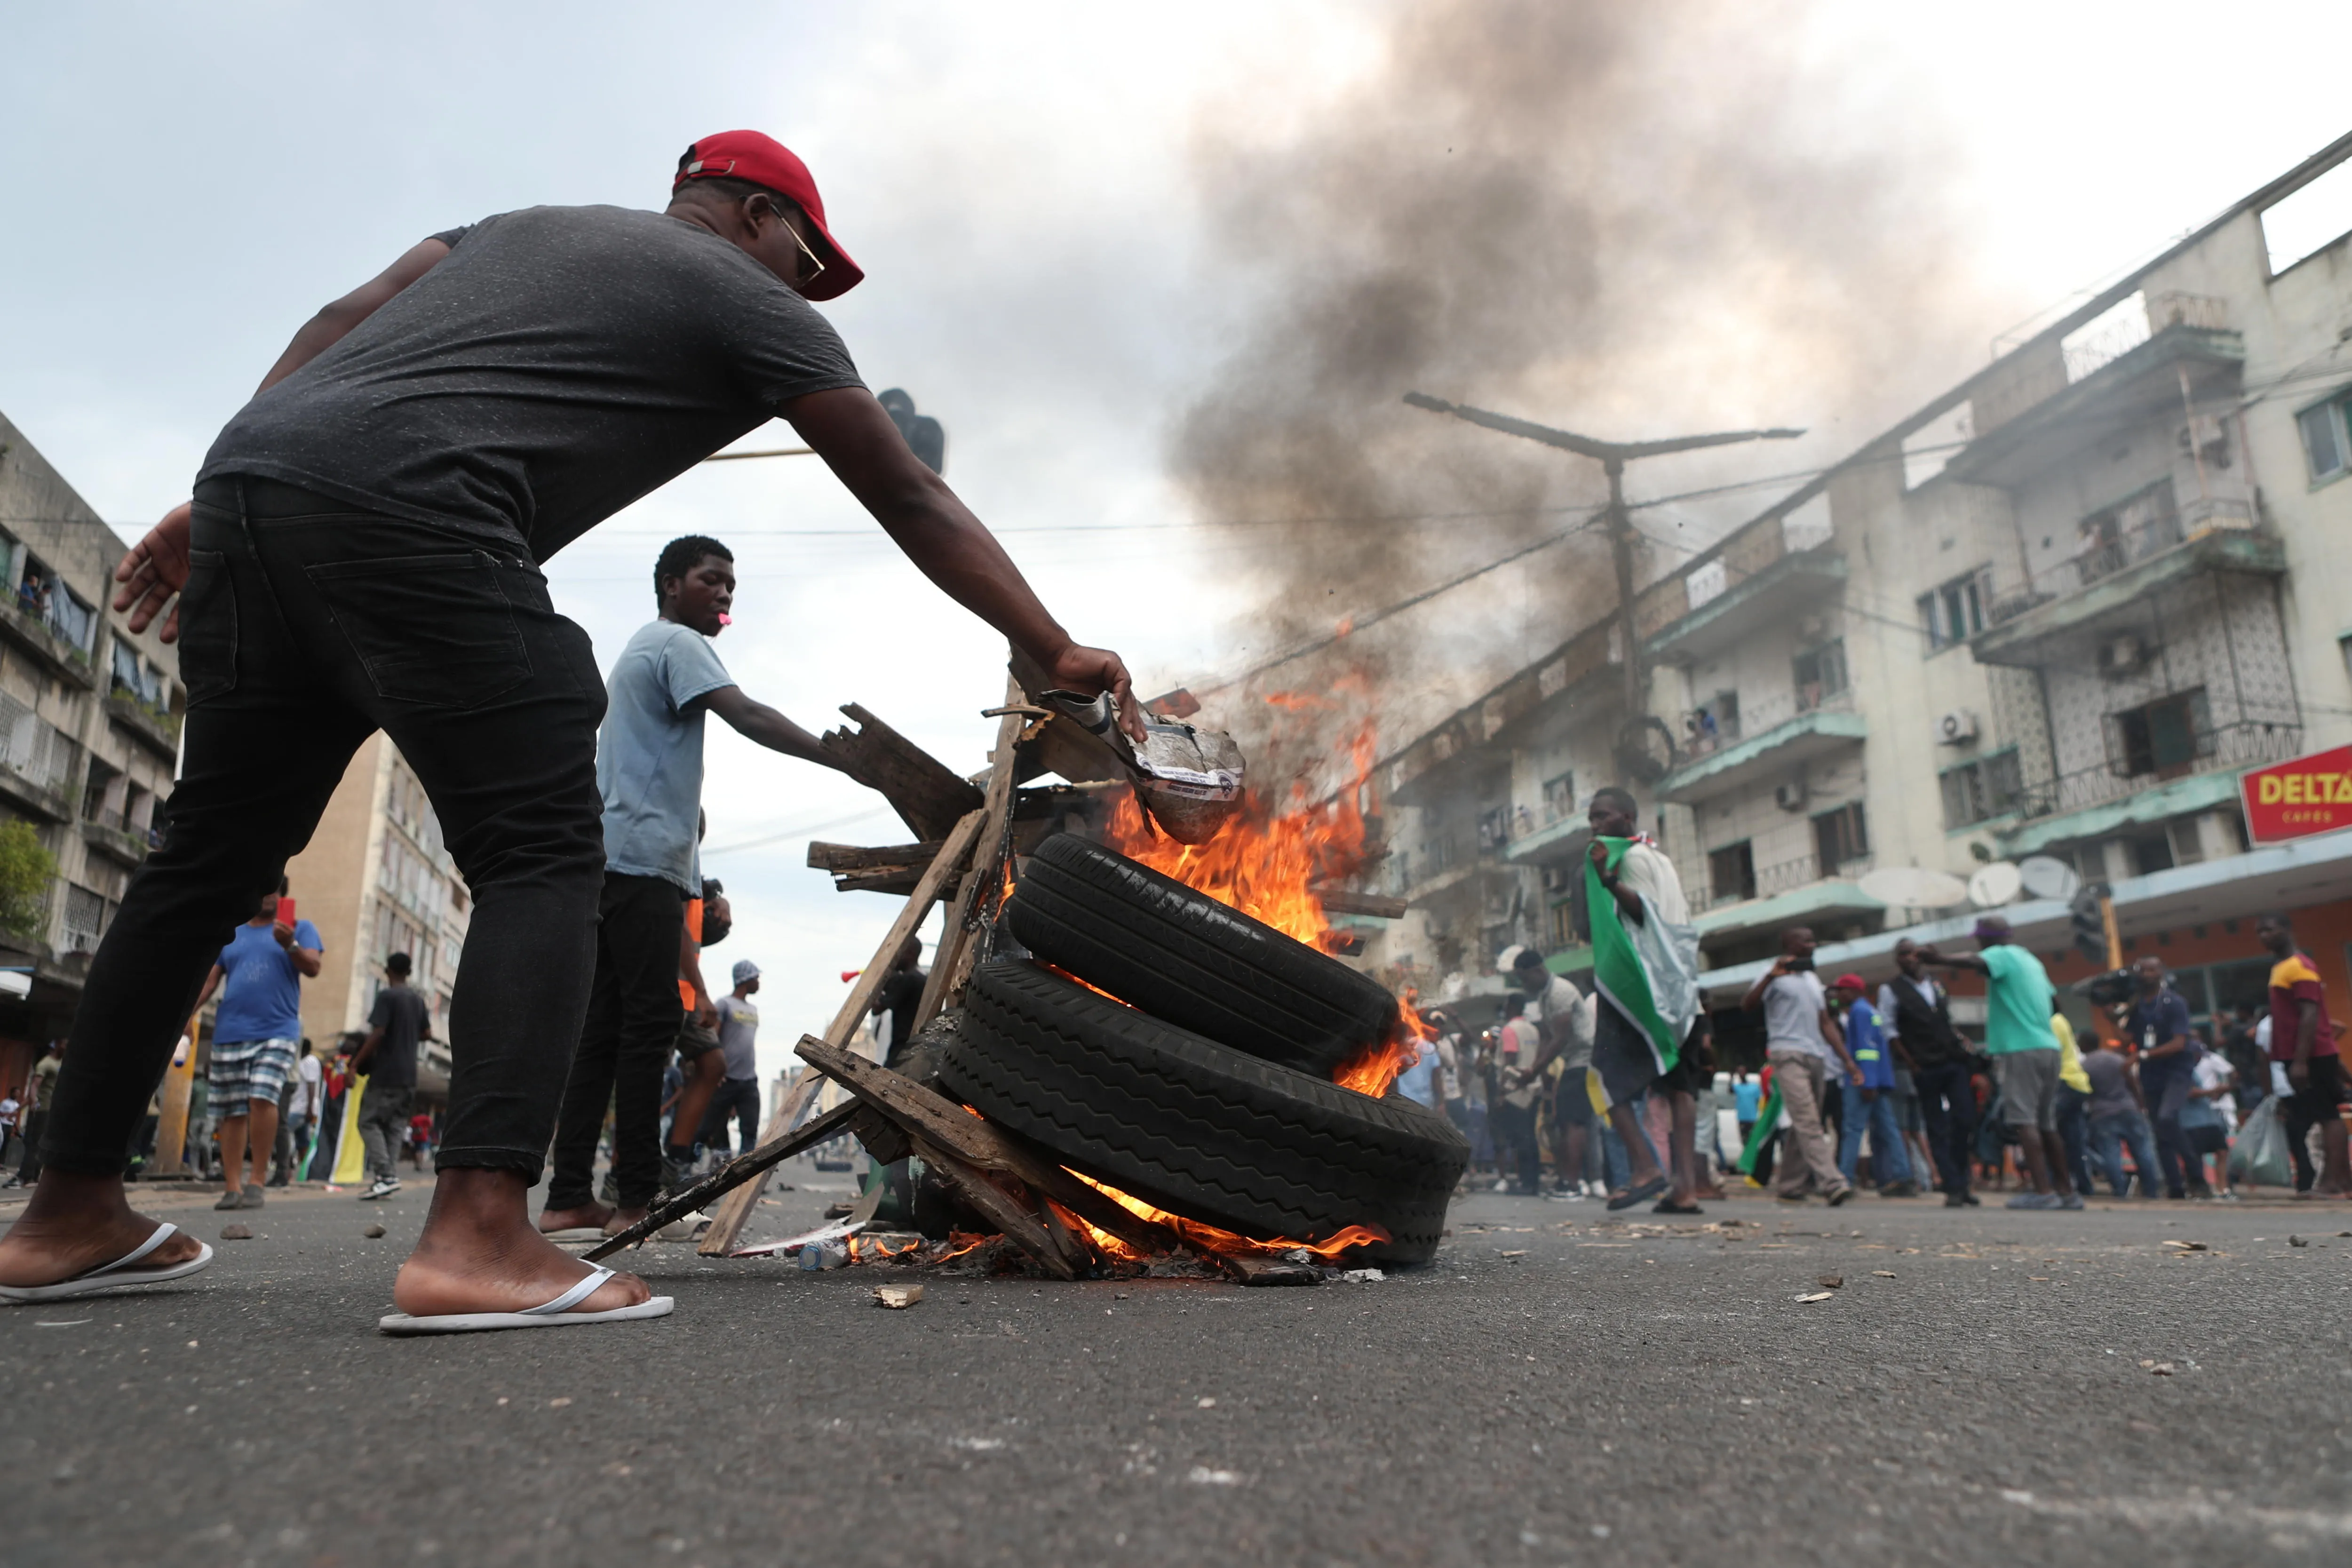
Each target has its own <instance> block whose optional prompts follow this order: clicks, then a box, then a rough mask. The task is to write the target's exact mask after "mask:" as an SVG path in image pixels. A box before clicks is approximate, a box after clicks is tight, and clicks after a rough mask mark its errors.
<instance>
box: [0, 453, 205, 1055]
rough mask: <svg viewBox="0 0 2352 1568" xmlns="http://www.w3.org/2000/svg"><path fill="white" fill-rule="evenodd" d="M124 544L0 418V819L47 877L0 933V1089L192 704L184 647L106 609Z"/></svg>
mask: <svg viewBox="0 0 2352 1568" xmlns="http://www.w3.org/2000/svg"><path fill="white" fill-rule="evenodd" d="M122 550H123V542H122V541H121V539H120V538H118V537H117V536H116V534H115V532H114V531H113V530H112V529H110V528H109V527H108V526H107V525H106V523H105V522H104V521H102V520H101V519H100V517H99V515H98V513H97V512H95V511H93V510H90V508H89V504H88V503H86V502H85V501H84V500H82V499H81V497H79V495H77V494H75V493H74V490H73V487H72V486H70V485H68V484H67V483H66V481H65V479H63V478H62V477H60V476H59V475H58V471H57V470H56V469H55V468H51V467H50V466H49V464H48V462H47V460H46V459H45V458H42V456H41V454H40V453H39V452H38V451H37V450H36V449H35V448H34V446H33V444H32V442H30V441H29V440H27V439H26V437H25V434H24V432H23V431H21V430H19V429H17V428H16V426H14V425H13V424H11V423H9V422H8V420H7V419H6V418H5V416H0V576H5V581H0V746H4V747H5V750H0V820H15V821H23V822H26V823H29V824H31V825H32V827H33V829H34V831H35V833H36V834H37V836H38V837H39V838H40V841H41V843H42V845H43V847H46V848H47V850H48V852H49V854H50V855H51V856H52V857H54V858H55V859H56V861H57V868H58V872H57V877H56V879H55V880H54V881H52V882H51V884H50V886H49V888H48V890H47V895H46V898H45V900H44V901H43V903H42V905H41V907H40V909H39V910H38V911H37V914H36V917H35V919H34V921H32V923H31V925H30V926H29V927H28V928H27V929H25V930H20V931H0V966H5V967H7V968H10V969H14V970H16V971H18V972H20V973H22V972H26V971H29V973H30V979H31V991H30V994H27V995H25V996H21V997H19V996H15V995H9V994H0V1089H5V1088H7V1087H9V1086H11V1085H14V1084H17V1083H21V1082H23V1081H24V1075H25V1071H26V1068H29V1067H30V1065H31V1063H32V1060H33V1058H34V1057H35V1055H36V1054H37V1052H39V1051H40V1050H42V1049H45V1048H46V1047H47V1042H48V1041H50V1040H52V1039H56V1038H59V1037H63V1036H64V1035H65V1034H66V1032H67V1030H68V1027H69V1026H71V1024H72V1021H73V1015H74V1009H75V1007H76V1006H77V1005H79V1002H80V999H81V990H82V980H83V977H84V975H85V974H87V973H88V972H89V955H90V954H91V953H92V952H95V951H96V949H97V947H98V939H99V937H100V934H101V933H103V932H104V931H105V930H106V928H107V926H108V925H109V924H110V923H111V921H113V918H114V910H115V909H116V907H117V906H118V905H119V904H120V903H121V899H122V892H123V889H124V887H125V886H126V885H127V884H128V883H129V881H130V879H131V872H132V871H133V870H135V869H136V868H138V866H139V863H140V862H141V861H142V860H143V859H145V858H147V852H148V850H149V849H150V848H151V847H152V846H153V843H154V838H155V832H154V829H155V808H156V806H157V805H158V804H159V803H160V802H162V801H163V800H164V799H166V798H167V797H169V796H170V795H171V793H172V779H173V775H174V773H175V772H176V771H177V769H176V763H177V760H178V756H179V746H180V716H181V713H182V711H183V710H184V707H185V706H186V703H185V693H184V691H183V689H182V688H181V686H180V679H179V670H180V663H179V655H178V652H177V650H176V649H174V648H173V647H172V646H171V645H170V644H167V643H164V642H163V641H161V640H159V639H158V638H157V637H156V635H155V631H156V628H154V627H150V628H149V629H148V630H147V631H146V632H145V633H143V634H142V635H139V636H133V635H132V634H131V631H130V630H129V628H128V627H127V626H125V625H124V624H123V621H122V618H121V616H117V615H115V614H114V613H113V612H112V611H111V610H110V609H108V608H107V607H106V603H107V599H108V598H109V596H110V594H111V592H112V578H113V573H114V563H116V562H117V561H119V560H120V559H121V555H122Z"/></svg>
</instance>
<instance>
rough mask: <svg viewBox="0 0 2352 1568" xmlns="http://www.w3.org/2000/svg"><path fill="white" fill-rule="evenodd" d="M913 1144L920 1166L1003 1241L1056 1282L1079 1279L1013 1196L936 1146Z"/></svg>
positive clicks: (1059, 1248)
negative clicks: (926, 1167)
mask: <svg viewBox="0 0 2352 1568" xmlns="http://www.w3.org/2000/svg"><path fill="white" fill-rule="evenodd" d="M914 1143H915V1152H916V1153H918V1154H920V1155H921V1156H922V1157H923V1163H925V1164H926V1165H929V1167H930V1168H931V1169H933V1170H934V1171H937V1172H938V1173H940V1175H941V1176H942V1177H944V1178H945V1179H946V1180H947V1182H948V1183H949V1184H950V1185H951V1186H953V1187H954V1188H955V1189H956V1191H957V1192H958V1193H959V1194H961V1195H962V1197H963V1201H964V1202H966V1203H968V1204H970V1205H971V1206H972V1207H973V1208H975V1209H977V1210H979V1211H980V1213H981V1215H982V1217H984V1218H985V1219H986V1220H987V1221H988V1223H989V1224H991V1225H992V1226H995V1227H996V1229H997V1233H998V1234H999V1235H1001V1236H1003V1237H1004V1239H1005V1240H1007V1241H1009V1242H1011V1243H1013V1246H1015V1247H1019V1248H1020V1249H1021V1250H1022V1251H1024V1252H1025V1253H1027V1254H1028V1255H1029V1256H1030V1257H1032V1258H1035V1259H1036V1260H1037V1262H1038V1265H1039V1266H1040V1267H1041V1268H1044V1269H1045V1272H1047V1273H1048V1274H1051V1275H1053V1276H1054V1277H1055V1279H1076V1278H1077V1277H1078V1269H1077V1265H1076V1262H1075V1261H1073V1260H1072V1259H1071V1258H1069V1257H1068V1256H1067V1255H1066V1254H1065V1252H1064V1251H1063V1249H1062V1245H1061V1243H1060V1241H1059V1240H1058V1239H1057V1238H1056V1237H1053V1236H1051V1235H1049V1234H1048V1233H1047V1232H1046V1230H1045V1226H1042V1225H1040V1224H1038V1223H1037V1218H1036V1216H1035V1215H1033V1214H1031V1213H1030V1212H1029V1211H1028V1210H1027V1209H1026V1208H1025V1207H1024V1206H1023V1205H1022V1204H1021V1203H1020V1202H1018V1201H1017V1200H1015V1199H1014V1198H1013V1196H1012V1194H1009V1193H1007V1192H1006V1191H1005V1190H1004V1189H1003V1187H1000V1186H998V1185H997V1184H995V1183H994V1182H992V1181H990V1180H989V1179H988V1177H987V1176H985V1175H983V1174H982V1173H981V1172H979V1171H977V1170H975V1169H974V1168H972V1167H971V1165H968V1164H966V1163H964V1162H963V1161H961V1160H959V1159H957V1158H956V1157H955V1156H954V1155H953V1154H950V1153H949V1152H947V1151H946V1150H944V1149H942V1148H940V1146H939V1145H938V1144H936V1143H933V1142H929V1140H927V1139H923V1138H917V1139H916V1140H915V1141H914Z"/></svg>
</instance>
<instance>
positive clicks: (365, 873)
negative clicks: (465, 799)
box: [286, 731, 473, 1093]
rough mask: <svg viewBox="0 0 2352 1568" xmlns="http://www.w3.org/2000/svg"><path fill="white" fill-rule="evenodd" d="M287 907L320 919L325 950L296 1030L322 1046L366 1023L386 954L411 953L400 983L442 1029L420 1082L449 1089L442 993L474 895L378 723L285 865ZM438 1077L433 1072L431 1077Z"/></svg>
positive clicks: (453, 980)
mask: <svg viewBox="0 0 2352 1568" xmlns="http://www.w3.org/2000/svg"><path fill="white" fill-rule="evenodd" d="M286 879H287V882H288V884H289V888H290V889H291V891H292V893H293V897H294V900H295V908H296V910H297V911H298V912H299V914H300V915H301V917H302V918H303V919H304V920H307V921H311V922H312V923H313V924H315V925H317V926H318V928H319V937H320V941H321V942H325V943H326V954H325V957H324V958H323V960H322V961H321V962H320V967H319V975H318V978H317V979H315V980H309V981H305V982H304V983H303V985H302V1029H303V1032H304V1033H305V1034H307V1035H308V1036H310V1038H311V1040H312V1041H313V1042H315V1043H316V1044H317V1046H318V1047H319V1048H320V1050H322V1051H323V1050H331V1049H333V1046H334V1042H335V1040H336V1039H337V1038H338V1037H341V1036H342V1035H345V1034H348V1033H350V1032H352V1031H353V1030H364V1029H365V1028H366V1027H367V1018H368V1012H369V1009H370V1008H372V1007H373V1006H374V1005H375V997H376V993H377V991H379V990H380V989H382V987H383V961H384V960H385V959H386V958H388V957H390V956H391V955H392V954H394V953H395V952H405V953H407V954H408V955H409V957H410V959H411V961H412V962H413V963H415V970H414V971H413V972H412V973H411V974H410V976H409V984H411V985H412V986H414V987H415V989H416V990H417V991H418V992H419V993H420V994H423V996H424V997H425V1003H426V1005H427V1006H429V1007H430V1008H431V1010H432V1014H433V1025H434V1033H435V1034H436V1036H438V1037H439V1038H438V1039H436V1040H435V1041H434V1042H432V1043H431V1044H429V1045H427V1046H426V1047H425V1051H424V1058H423V1059H422V1060H421V1061H420V1062H419V1063H418V1084H419V1087H420V1088H422V1089H425V1090H426V1091H427V1092H428V1093H431V1092H435V1091H437V1090H440V1089H446V1084H447V1081H448V1071H449V1047H448V1043H447V1037H448V1022H449V997H450V994H451V992H452V991H453V989H454V988H455V986H456V984H457V959H458V955H459V953H460V952H462V951H463V950H464V948H465V945H466V928H467V921H469V920H470V918H471V916H472V911H473V900H472V899H471V897H470V896H469V895H468V894H467V890H466V883H465V879H463V878H462V877H460V876H459V875H458V874H457V863H456V862H455V861H454V860H452V859H451V858H450V857H449V851H448V849H447V848H446V847H445V846H444V845H443V844H442V842H441V825H440V823H439V822H438V821H436V819H435V817H434V816H433V807H432V805H430V804H429V803H428V802H427V801H426V800H425V786H424V784H421V783H420V782H419V781H418V779H417V777H416V773H415V770H414V769H412V768H410V767H409V765H408V761H407V759H406V758H404V757H403V756H402V755H401V754H400V749H399V748H398V747H397V746H394V744H393V743H392V742H391V741H390V740H389V739H388V738H386V737H385V736H384V734H383V732H382V731H378V732H377V733H375V734H373V735H371V736H369V737H368V739H367V741H366V742H365V743H364V744H362V746H361V747H360V749H359V751H358V752H357V753H356V754H355V755H354V756H353V757H352V762H351V765H350V766H349V767H348V768H346V769H344V770H343V778H342V782H341V784H337V785H336V786H335V793H334V795H333V796H332V797H331V799H330V800H329V801H328V803H327V810H326V813H325V815H324V816H321V817H320V819H319V827H318V831H317V832H316V833H314V834H312V835H311V837H310V844H309V846H308V847H305V848H304V849H303V851H302V853H300V854H299V855H297V856H296V857H295V858H293V859H292V860H290V861H289V862H288V863H287V867H286ZM436 1080H437V1081H436Z"/></svg>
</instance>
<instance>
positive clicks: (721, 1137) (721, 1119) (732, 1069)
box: [700, 958, 760, 1155]
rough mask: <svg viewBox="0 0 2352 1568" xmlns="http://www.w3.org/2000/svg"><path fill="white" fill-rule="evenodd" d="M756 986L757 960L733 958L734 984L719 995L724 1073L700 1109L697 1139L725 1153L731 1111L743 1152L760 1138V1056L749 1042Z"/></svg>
mask: <svg viewBox="0 0 2352 1568" xmlns="http://www.w3.org/2000/svg"><path fill="white" fill-rule="evenodd" d="M759 989H760V966H759V965H758V964H756V963H752V962H751V960H750V959H748V958H739V959H737V960H736V961H735V989H734V990H733V991H732V992H730V993H729V994H727V995H724V996H721V997H720V998H719V1003H718V1006H719V1054H720V1055H721V1056H722V1057H724V1058H726V1062H727V1076H726V1078H725V1079H722V1080H720V1082H719V1089H718V1091H717V1092H716V1093H714V1094H712V1095H711V1097H710V1109H709V1110H706V1111H704V1112H703V1113H702V1131H701V1134H700V1141H701V1142H703V1143H704V1144H705V1145H707V1146H708V1147H709V1148H710V1149H712V1150H714V1151H716V1152H718V1153H719V1154H721V1155H724V1154H725V1153H726V1152H727V1118H728V1117H729V1116H730V1114H731V1115H732V1116H733V1117H734V1118H735V1124H736V1127H737V1129H738V1130H739V1131H740V1143H741V1145H742V1146H741V1148H740V1149H739V1150H738V1151H737V1152H738V1153H744V1154H748V1153H750V1152H751V1149H752V1147H753V1146H754V1145H756V1144H757V1143H758V1142H760V1062H759V1058H758V1056H757V1055H756V1053H755V1052H754V1050H753V1048H752V1047H753V1042H754V1040H755V1039H756V1038H757V1037H758V1036H759V1033H760V1009H759V1008H757V1007H755V1006H753V1005H751V996H752V994H753V993H754V992H756V991H758V990H759Z"/></svg>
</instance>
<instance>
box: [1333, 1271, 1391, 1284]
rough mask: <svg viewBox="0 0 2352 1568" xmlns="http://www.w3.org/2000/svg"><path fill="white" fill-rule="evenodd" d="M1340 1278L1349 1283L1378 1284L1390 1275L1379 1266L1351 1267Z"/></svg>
mask: <svg viewBox="0 0 2352 1568" xmlns="http://www.w3.org/2000/svg"><path fill="white" fill-rule="evenodd" d="M1339 1278H1340V1279H1342V1280H1343V1281H1345V1282H1346V1283H1348V1284H1349V1285H1377V1284H1379V1283H1380V1282H1381V1280H1383V1279H1387V1278H1388V1276H1387V1275H1385V1274H1383V1273H1381V1271H1380V1270H1379V1269H1377V1268H1350V1269H1349V1270H1348V1271H1347V1272H1346V1273H1344V1274H1342V1275H1340V1276H1339Z"/></svg>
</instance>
